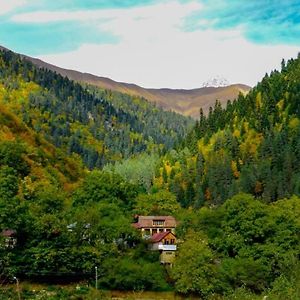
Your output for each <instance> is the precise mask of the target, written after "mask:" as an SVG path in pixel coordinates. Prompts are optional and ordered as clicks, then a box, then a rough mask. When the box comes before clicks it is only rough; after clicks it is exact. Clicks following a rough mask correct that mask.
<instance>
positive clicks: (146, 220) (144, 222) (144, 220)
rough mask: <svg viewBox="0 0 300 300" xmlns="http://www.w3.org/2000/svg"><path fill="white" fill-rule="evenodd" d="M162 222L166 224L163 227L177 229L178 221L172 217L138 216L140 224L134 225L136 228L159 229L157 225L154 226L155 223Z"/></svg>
mask: <svg viewBox="0 0 300 300" xmlns="http://www.w3.org/2000/svg"><path fill="white" fill-rule="evenodd" d="M155 220H157V221H158V220H162V221H164V222H165V224H164V226H163V227H169V228H174V227H176V224H177V222H176V220H175V218H174V217H172V216H138V222H137V223H134V224H133V226H134V227H135V228H151V227H157V225H153V221H155Z"/></svg>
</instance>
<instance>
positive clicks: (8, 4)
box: [0, 0, 27, 15]
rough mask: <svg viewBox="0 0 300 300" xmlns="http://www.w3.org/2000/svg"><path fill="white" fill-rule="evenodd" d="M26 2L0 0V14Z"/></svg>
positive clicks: (21, 0)
mask: <svg viewBox="0 0 300 300" xmlns="http://www.w3.org/2000/svg"><path fill="white" fill-rule="evenodd" d="M26 3H27V0H0V15H4V14H6V13H8V12H10V11H12V10H14V9H15V8H17V7H19V6H22V5H24V4H26Z"/></svg>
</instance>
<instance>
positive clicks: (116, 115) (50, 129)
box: [0, 50, 193, 169]
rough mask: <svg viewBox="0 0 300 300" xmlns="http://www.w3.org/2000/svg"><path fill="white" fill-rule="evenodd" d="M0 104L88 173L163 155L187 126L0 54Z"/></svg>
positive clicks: (138, 102)
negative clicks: (139, 157) (78, 160)
mask: <svg viewBox="0 0 300 300" xmlns="http://www.w3.org/2000/svg"><path fill="white" fill-rule="evenodd" d="M0 75H1V77H0V78H1V82H0V84H1V90H0V91H1V92H0V97H1V98H0V100H1V102H2V103H4V104H6V105H9V107H10V108H11V109H12V110H13V111H14V112H15V113H16V114H17V115H18V116H19V117H20V118H21V119H22V120H24V122H25V123H26V124H27V125H28V126H29V127H30V128H32V129H34V130H35V131H36V132H38V133H40V134H41V135H43V136H44V137H45V138H46V139H47V140H48V141H49V142H51V143H52V144H54V145H55V146H57V147H60V148H62V149H63V150H64V151H65V152H67V153H69V154H71V153H77V154H79V155H80V156H81V158H82V159H83V161H84V163H85V164H86V165H87V166H88V167H89V168H90V169H92V168H95V167H101V166H103V165H105V164H106V163H107V162H111V161H118V160H121V159H122V158H128V157H130V156H132V155H135V154H137V153H140V152H145V151H148V152H152V151H154V150H156V151H158V152H162V151H165V150H167V149H170V148H171V147H173V146H174V145H175V144H176V143H177V142H178V141H179V140H180V139H182V138H183V137H184V136H185V135H186V133H187V130H188V128H189V126H190V125H192V123H193V121H192V120H191V119H189V118H185V117H183V116H180V115H178V114H175V113H172V112H164V111H162V110H161V109H158V108H156V107H155V106H154V105H153V104H150V103H148V102H147V101H146V100H144V99H142V98H139V97H130V96H128V95H124V94H120V93H112V92H108V91H101V92H100V91H98V90H95V89H94V90H91V88H89V89H88V88H85V87H83V86H81V85H80V84H78V83H75V82H73V81H70V80H69V79H67V78H64V77H62V76H61V75H58V74H56V73H54V72H52V71H48V70H46V69H39V68H38V67H36V66H34V65H33V64H32V63H31V62H29V61H27V60H26V59H25V58H22V57H21V56H19V55H17V54H14V53H13V52H10V51H6V50H3V51H1V52H0Z"/></svg>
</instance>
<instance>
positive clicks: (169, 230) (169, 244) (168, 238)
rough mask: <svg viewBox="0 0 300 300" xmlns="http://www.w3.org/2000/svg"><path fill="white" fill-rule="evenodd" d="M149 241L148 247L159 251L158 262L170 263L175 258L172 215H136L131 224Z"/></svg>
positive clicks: (174, 221) (174, 226) (174, 224)
mask: <svg viewBox="0 0 300 300" xmlns="http://www.w3.org/2000/svg"><path fill="white" fill-rule="evenodd" d="M132 225H133V226H134V227H135V228H137V229H139V230H140V231H141V234H142V237H143V238H145V239H147V240H148V241H149V249H150V250H154V251H159V252H160V262H161V263H162V264H168V265H172V264H173V262H174V259H175V252H176V250H177V246H176V236H175V228H176V225H177V221H176V219H175V218H174V217H172V216H138V217H137V222H136V223H133V224H132Z"/></svg>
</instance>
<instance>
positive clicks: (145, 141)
mask: <svg viewBox="0 0 300 300" xmlns="http://www.w3.org/2000/svg"><path fill="white" fill-rule="evenodd" d="M299 161H300V57H298V58H297V59H291V60H289V61H288V62H285V61H282V64H281V70H280V71H276V70H275V71H272V72H271V73H270V74H266V75H265V77H264V78H263V79H262V80H261V82H260V83H258V85H257V86H255V87H254V88H253V89H252V90H251V91H250V92H249V93H248V94H247V95H240V96H239V97H238V98H237V99H236V100H234V101H232V102H228V104H227V106H226V107H225V108H223V107H222V106H221V104H220V103H219V102H218V101H216V104H215V106H214V107H212V108H211V109H210V111H209V114H208V115H204V114H203V112H202V110H201V111H200V112H199V119H198V120H197V121H195V122H194V121H193V120H192V119H190V118H187V117H184V116H181V115H178V114H176V113H173V112H165V111H163V110H162V109H160V108H158V107H156V106H154V105H153V104H151V103H149V102H148V101H147V100H146V99H143V98H139V97H134V96H129V95H126V94H121V93H117V92H112V91H108V90H102V89H99V88H96V87H93V86H88V85H81V84H80V83H77V82H73V81H70V80H69V79H68V78H64V77H62V76H61V75H58V74H56V73H54V72H51V71H48V70H46V69H42V68H38V67H36V66H34V65H33V64H32V63H30V62H29V61H27V60H26V59H25V58H23V57H21V56H19V55H17V54H14V53H13V52H10V51H6V50H4V51H1V52H0V229H1V231H2V230H5V229H11V230H14V232H15V233H16V238H17V243H16V245H15V246H14V247H7V246H5V240H4V238H3V237H2V241H0V245H1V246H0V257H1V259H0V280H1V281H0V282H1V284H2V285H4V284H9V283H11V282H12V281H13V278H14V277H17V278H19V279H20V280H22V281H29V282H35V283H38V282H39V283H47V284H54V283H65V284H72V283H77V282H82V281H86V282H89V283H90V284H91V285H94V281H93V280H94V270H95V269H94V268H95V266H99V268H98V272H99V273H98V282H97V284H98V286H99V289H103V290H115V289H117V290H134V291H140V290H152V291H176V292H178V293H181V294H183V295H185V296H184V297H187V296H190V295H195V296H196V297H200V298H201V299H262V297H264V296H268V299H275V300H276V299H278V300H279V299H287V300H289V299H291V300H292V299H299V298H300V271H299V270H300V265H299V258H300V165H299ZM135 215H165V216H166V215H172V216H175V217H176V219H177V220H178V222H179V225H178V227H177V229H176V234H177V237H178V239H179V240H180V243H179V244H178V251H177V254H176V259H175V263H174V266H173V267H172V268H165V267H164V266H162V265H160V263H159V259H158V254H157V253H156V252H153V251H152V252H151V251H148V250H147V244H146V242H145V240H143V239H142V238H141V236H140V234H139V232H137V231H136V229H135V228H133V227H132V225H131V223H133V222H134V216H135ZM77 292H78V293H79V291H77ZM85 292H86V296H84V295H85V294H84V292H81V293H83V294H82V295H79V294H78V295H77V296H76V295H75V296H74V295H72V296H74V297H77V298H74V299H90V298H88V293H90V291H89V290H86V291H85ZM0 293H2V294H3V295H2V294H1V299H14V298H16V294H14V293H15V292H14V290H13V289H10V290H6V291H4V292H3V291H2V290H1V291H0ZM32 293H33V292H31V291H27V292H26V290H24V294H23V295H22V297H24V299H34V298H33V297H34V294H32ZM74 293H76V291H75V292H74ZM26 297H27V298H26ZM55 297H56V298H55ZM80 297H82V298H80ZM90 297H92V296H90ZM48 298H49V297H48ZM68 298H70V299H71V295H66V294H63V295H61V296H59V295H56V296H53V298H49V299H68ZM45 299H46V298H45ZM91 299H92V298H91Z"/></svg>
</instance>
